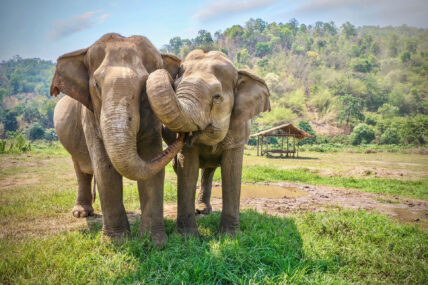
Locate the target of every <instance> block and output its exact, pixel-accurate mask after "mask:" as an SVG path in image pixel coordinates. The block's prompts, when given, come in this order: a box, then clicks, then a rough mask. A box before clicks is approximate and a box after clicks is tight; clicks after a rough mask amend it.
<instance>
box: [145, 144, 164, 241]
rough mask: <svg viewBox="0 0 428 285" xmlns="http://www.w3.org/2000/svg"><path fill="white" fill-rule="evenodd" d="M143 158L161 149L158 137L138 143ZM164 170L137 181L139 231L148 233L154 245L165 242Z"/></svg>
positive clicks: (154, 155)
mask: <svg viewBox="0 0 428 285" xmlns="http://www.w3.org/2000/svg"><path fill="white" fill-rule="evenodd" d="M138 149H139V150H141V151H140V156H141V158H142V159H143V160H147V161H148V160H151V159H152V158H154V157H156V156H157V155H158V154H159V153H160V152H161V151H162V140H161V138H160V137H158V138H156V139H155V141H153V140H152V141H144V142H142V143H140V144H139V145H138ZM164 179H165V170H164V169H162V170H161V171H160V172H159V173H157V174H156V175H154V176H153V177H151V178H150V179H147V180H145V181H138V192H139V195H140V204H141V220H140V231H141V233H142V234H144V233H150V234H151V238H152V241H153V243H154V244H155V245H157V246H160V245H163V244H165V242H166V233H165V225H164V221H163V186H164Z"/></svg>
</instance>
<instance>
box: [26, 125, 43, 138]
mask: <svg viewBox="0 0 428 285" xmlns="http://www.w3.org/2000/svg"><path fill="white" fill-rule="evenodd" d="M44 136H45V129H44V128H43V126H42V125H40V124H39V123H34V124H32V125H31V127H30V131H29V138H30V140H32V141H34V140H39V139H43V138H44Z"/></svg>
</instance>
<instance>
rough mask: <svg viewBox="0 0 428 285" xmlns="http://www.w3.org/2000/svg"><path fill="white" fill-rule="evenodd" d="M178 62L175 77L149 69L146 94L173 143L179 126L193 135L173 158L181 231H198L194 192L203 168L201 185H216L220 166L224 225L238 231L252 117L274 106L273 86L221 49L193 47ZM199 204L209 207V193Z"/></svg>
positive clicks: (206, 209)
mask: <svg viewBox="0 0 428 285" xmlns="http://www.w3.org/2000/svg"><path fill="white" fill-rule="evenodd" d="M175 64H176V66H178V67H179V71H178V74H177V76H176V78H175V79H174V80H173V78H172V77H171V76H170V73H169V72H168V71H166V70H164V69H159V70H156V71H155V72H153V73H151V74H150V75H149V78H148V80H147V94H148V95H149V102H150V105H151V106H152V109H153V112H154V113H155V115H156V117H158V118H159V120H160V121H161V122H162V123H163V124H164V126H165V128H164V129H163V130H162V134H163V137H164V140H165V141H166V142H167V143H168V144H171V143H173V140H174V138H175V137H176V134H175V133H177V132H178V133H180V132H190V134H191V135H192V136H191V137H186V143H185V145H184V146H183V148H182V149H181V150H180V151H179V153H178V154H177V156H176V158H175V164H174V168H175V170H176V173H177V190H178V193H177V231H178V232H179V233H180V234H183V235H195V236H198V230H197V226H196V217H195V192H196V183H197V180H198V174H199V168H202V189H203V190H208V189H209V190H211V182H212V177H213V174H214V170H215V169H216V167H218V166H220V167H221V179H222V197H223V200H222V212H221V220H220V231H221V232H224V233H230V234H234V233H235V231H236V230H238V229H239V199H240V192H241V176H242V160H243V152H244V145H245V143H246V142H247V141H248V137H249V134H250V126H251V118H253V117H254V116H256V115H257V114H259V113H261V112H264V111H270V101H269V96H270V93H269V89H268V87H267V85H266V83H265V82H264V80H263V79H261V78H259V77H257V76H255V75H253V74H251V73H249V72H247V71H243V70H237V69H236V68H235V67H234V65H233V63H232V62H231V61H230V60H229V59H228V58H227V56H226V55H225V54H224V53H222V52H219V51H209V52H207V51H203V50H194V51H192V52H190V53H189V54H188V55H187V56H186V58H185V59H184V60H183V61H182V62H181V61H180V60H179V59H178V58H176V59H175ZM208 196H209V195H208ZM206 197H207V195H205V198H206ZM201 199H202V198H201ZM199 204H200V206H202V207H205V211H209V207H210V205H209V198H208V201H206V199H205V200H204V199H202V200H200V203H199Z"/></svg>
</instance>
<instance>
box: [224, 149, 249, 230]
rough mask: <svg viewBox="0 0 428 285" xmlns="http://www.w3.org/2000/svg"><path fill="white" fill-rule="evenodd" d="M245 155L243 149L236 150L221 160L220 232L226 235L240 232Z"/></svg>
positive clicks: (232, 150)
mask: <svg viewBox="0 0 428 285" xmlns="http://www.w3.org/2000/svg"><path fill="white" fill-rule="evenodd" d="M243 154H244V148H243V147H240V148H234V149H229V150H226V151H224V152H223V154H222V158H221V180H222V196H223V209H222V212H221V220H220V231H221V232H224V233H230V234H234V233H235V231H236V230H239V199H240V195H241V176H242V159H243Z"/></svg>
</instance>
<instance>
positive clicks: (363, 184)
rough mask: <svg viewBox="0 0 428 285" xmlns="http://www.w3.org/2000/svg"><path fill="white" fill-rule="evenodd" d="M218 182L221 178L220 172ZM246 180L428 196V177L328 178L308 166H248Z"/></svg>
mask: <svg viewBox="0 0 428 285" xmlns="http://www.w3.org/2000/svg"><path fill="white" fill-rule="evenodd" d="M214 179H215V180H216V181H221V179H220V174H219V173H216V176H215V177H214ZM242 181H243V182H251V183H254V182H278V181H291V182H301V183H307V184H312V185H326V186H334V187H343V188H352V189H357V190H361V191H365V192H371V193H382V194H388V195H399V196H403V197H411V198H420V199H428V179H427V178H425V179H420V180H399V179H387V178H354V177H328V176H321V175H318V174H316V173H312V172H311V171H310V170H309V169H307V168H295V169H277V168H272V167H266V166H248V167H245V168H244V170H243V172H242Z"/></svg>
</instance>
